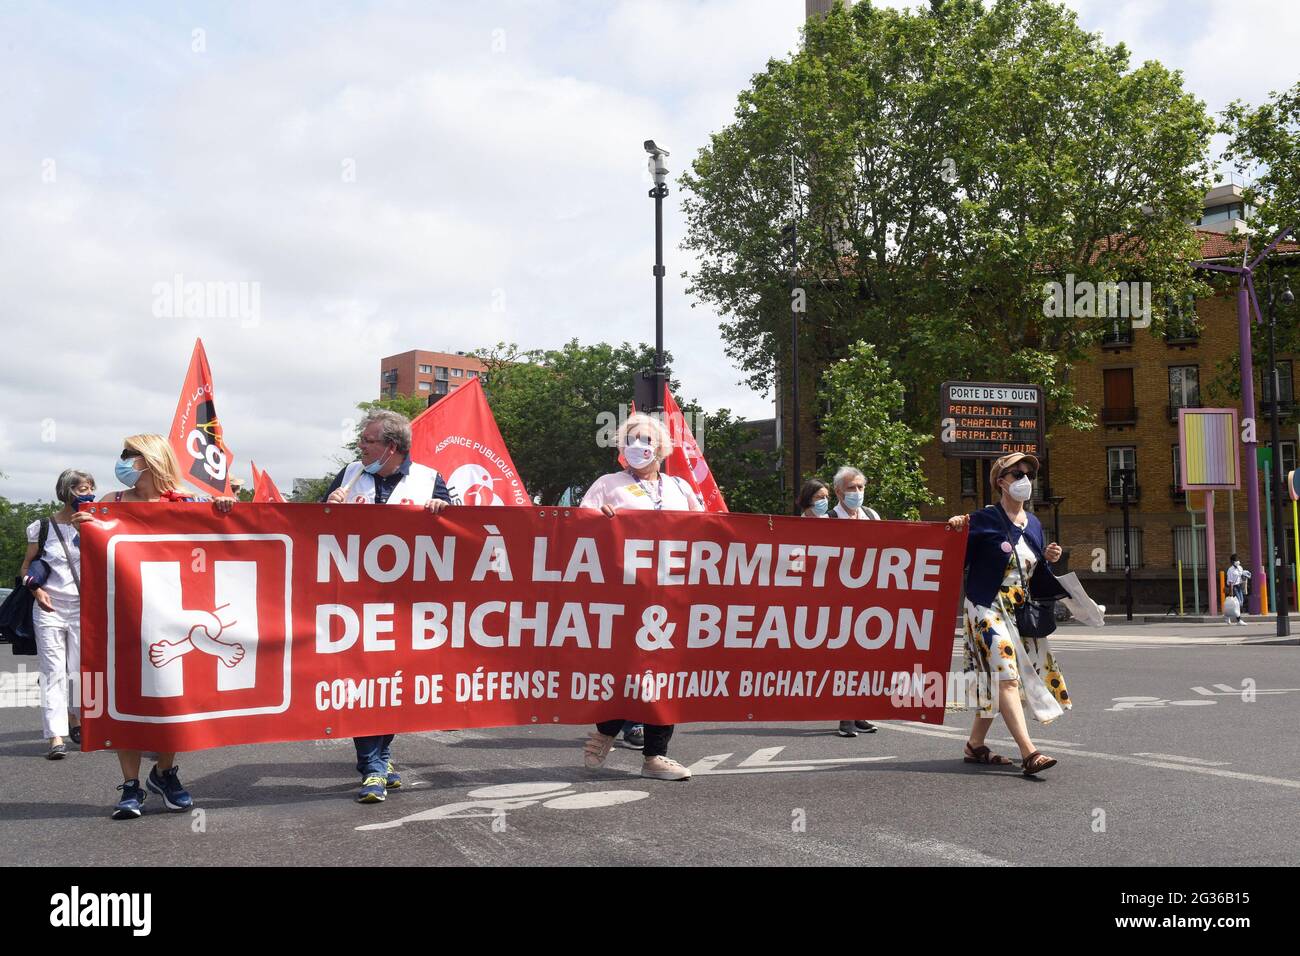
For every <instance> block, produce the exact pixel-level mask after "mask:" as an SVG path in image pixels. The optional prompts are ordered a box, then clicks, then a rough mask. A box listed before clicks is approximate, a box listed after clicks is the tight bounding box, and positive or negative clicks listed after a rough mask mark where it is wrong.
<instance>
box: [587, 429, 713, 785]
mask: <svg viewBox="0 0 1300 956" xmlns="http://www.w3.org/2000/svg"><path fill="white" fill-rule="evenodd" d="M618 445H619V448H620V450H621V451H622V453H623V460H624V461H626V462H627V469H626V470H625V471H618V472H614V473H613V474H611V475H605V476H603V477H601V478H597V479H596V481H595V482H593V483H592V486H591V487H590V488H588V489H587V493H586V494H585V495H583V497H582V507H584V508H594V509H596V510H597V511H600V512H602V513H603V514H605V515H606V516H608V517H610V518H612V517H614V515H615V514H616V513H618V512H619V511H623V510H627V509H632V510H636V511H703V510H704V503H703V502H702V501H700V499H699V496H697V495H696V494H695V492H694V491H693V490H692V489H691V486H690V485H689V484H687V483H686V482H685V481H684V480H683V479H681V478H677V477H674V476H672V475H665V474H663V473H662V472H661V471H660V470H659V469H660V465H661V463H662V462H663V460H664V459H665V458H667V457H668V455H669V453H670V452H671V451H672V450H673V443H672V439H671V438H670V437H669V435H668V429H667V428H665V427H664V426H663V424H662V423H660V422H659V421H657V420H656V419H654V418H651V417H650V416H649V415H642V414H636V415H631V416H629V417H628V420H627V421H626V422H624V423H623V427H622V428H620V429H619V430H618ZM625 723H626V721H623V720H607V721H604V722H602V723H599V724H597V725H596V729H595V731H593V732H592V733H591V734H590V736H589V737H588V739H587V743H586V744H585V746H584V747H583V763H584V764H585V765H586V767H587V769H589V770H598V769H599V768H600V767H602V766H603V765H604V763H605V758H606V757H607V756H609V751H610V748H611V747H613V746H614V738H615V737H617V736H618V733H619V731H620V730H622V729H623V725H624V724H625ZM672 735H673V727H672V725H671V724H646V725H645V753H644V757H645V759H644V762H643V763H642V765H641V776H643V777H650V778H651V779H654V780H689V779H690V777H691V772H690V771H689V770H687V769H686V768H685V767H683V766H682V765H681V764H679V763H678V762H677V761H676V760H670V759H669V758H668V741H669V740H670V739H671V738H672Z"/></svg>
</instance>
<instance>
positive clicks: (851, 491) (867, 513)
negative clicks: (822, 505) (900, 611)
mask: <svg viewBox="0 0 1300 956" xmlns="http://www.w3.org/2000/svg"><path fill="white" fill-rule="evenodd" d="M831 484H833V485H834V486H835V497H836V498H838V499H840V500H839V504H837V505H836V506H835V507H834V508H832V509H831V513H830V516H831V517H832V518H855V519H857V520H858V521H879V520H880V515H879V514H877V513H876V512H875V511H874V510H872V509H871V508H867V507H865V506H864V505H863V504H862V498H863V495H864V494H865V493H866V490H867V479H866V478H864V477H863V475H862V472H860V471H858V470H857V469H856V468H854V467H852V466H851V465H845V466H844V467H843V468H841V469H840V470H839V471H837V472H835V479H834V480H833V481H832V482H831Z"/></svg>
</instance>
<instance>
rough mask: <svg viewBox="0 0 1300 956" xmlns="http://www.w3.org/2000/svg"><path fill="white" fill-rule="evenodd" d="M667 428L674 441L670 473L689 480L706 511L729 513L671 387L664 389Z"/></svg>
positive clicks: (669, 463) (669, 462)
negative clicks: (669, 389) (670, 389)
mask: <svg viewBox="0 0 1300 956" xmlns="http://www.w3.org/2000/svg"><path fill="white" fill-rule="evenodd" d="M664 424H665V425H667V426H668V433H669V435H671V436H672V439H673V452H672V454H671V455H669V456H668V461H667V465H668V473H669V474H670V475H676V476H677V477H679V478H685V479H686V481H687V483H688V484H690V486H691V488H692V489H693V490H694V491H695V493H696V494H697V495H698V496H699V498H700V500H701V501H703V502H704V510H705V511H717V512H721V513H723V514H726V513H728V509H727V503H726V501H724V500H723V498H722V492H721V491H720V490H719V488H718V483H717V482H716V481H714V480H713V472H711V471H710V470H709V463H708V462H707V461H705V460H704V455H703V453H701V451H700V446H699V445H698V444H697V443H696V441H695V436H694V435H692V434H691V429H690V426H688V425H687V424H686V418H685V416H683V415H682V410H681V409H680V408H678V407H677V403H676V402H675V401H673V395H672V392H670V391H668V386H667V385H665V386H664Z"/></svg>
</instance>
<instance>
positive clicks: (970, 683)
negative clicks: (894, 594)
mask: <svg viewBox="0 0 1300 956" xmlns="http://www.w3.org/2000/svg"><path fill="white" fill-rule="evenodd" d="M1037 476H1038V459H1037V458H1035V457H1034V456H1033V455H1026V454H1024V453H1023V452H1012V453H1011V454H1009V455H1003V456H1002V457H1001V458H999V459H997V460H996V461H994V462H993V464H992V467H990V469H989V484H990V485H992V486H993V487H995V488H997V490H998V492H999V493H1000V495H1001V499H1000V500H999V501H998V502H997V503H996V504H992V505H989V506H987V507H985V508H981V509H980V510H979V511H976V512H974V513H973V514H970V515H956V516H954V517H952V518H950V519H949V520H948V526H949V527H950V528H952V529H953V530H955V531H961V530H963V529H965V528H969V529H970V535H969V537H968V538H967V539H966V602H965V627H964V628H963V632H964V635H965V643H966V664H965V670H964V672H963V684H964V686H965V696H966V699H967V702H968V703H969V704H971V705H974V706H977V707H978V709H979V714H978V716H977V717H976V718H975V723H974V726H973V727H972V728H971V735H970V740H969V741H968V742H967V744H966V752H965V757H964V759H965V761H966V762H967V763H978V764H998V765H1005V764H1010V763H1011V762H1012V761H1010V760H1008V759H1007V758H1006V757H1004V756H1002V755H1000V754H994V753H992V752H991V751H990V750H989V748H988V747H987V746H986V745H985V743H984V740H985V737H986V736H987V734H988V731H989V728H990V727H991V726H992V724H993V718H994V717H995V716H996V715H997V714H999V713H1000V714H1002V719H1003V721H1005V723H1006V725H1007V730H1008V731H1009V732H1010V734H1011V736H1012V738H1013V739H1014V740H1015V742H1016V744H1017V745H1018V746H1019V747H1020V756H1021V765H1022V768H1023V773H1024V775H1025V776H1026V777H1032V776H1034V775H1035V774H1038V773H1041V772H1042V771H1044V770H1047V769H1049V768H1050V767H1054V766H1055V765H1056V760H1055V759H1053V758H1052V757H1048V756H1047V755H1045V754H1042V753H1040V752H1039V751H1038V750H1037V748H1036V747H1035V746H1034V744H1033V741H1032V740H1030V738H1029V730H1028V728H1027V726H1026V723H1025V708H1026V707H1027V708H1028V710H1029V712H1030V714H1031V715H1032V716H1033V717H1034V719H1035V720H1038V721H1040V722H1042V723H1050V722H1051V721H1053V720H1055V719H1056V718H1058V717H1060V716H1061V715H1062V714H1064V713H1065V711H1067V710H1069V709H1070V707H1071V702H1070V695H1069V693H1068V691H1067V690H1066V687H1065V679H1064V678H1063V677H1062V675H1061V671H1060V668H1059V667H1058V665H1057V661H1056V658H1055V657H1054V656H1053V655H1052V651H1051V648H1050V647H1049V645H1048V641H1047V638H1046V637H1034V636H1025V637H1022V636H1021V634H1020V630H1019V627H1018V625H1017V619H1016V611H1017V610H1018V609H1021V608H1023V606H1024V605H1025V603H1026V601H1028V600H1029V599H1030V598H1031V597H1032V598H1033V599H1036V600H1050V599H1053V598H1061V597H1068V596H1069V595H1068V592H1067V591H1066V590H1065V588H1063V587H1062V586H1061V584H1060V582H1058V581H1057V580H1056V576H1055V575H1054V574H1053V573H1052V569H1051V568H1050V567H1049V564H1050V563H1051V562H1054V561H1056V560H1058V559H1059V558H1060V556H1061V546H1060V545H1059V544H1057V543H1056V542H1052V543H1051V544H1044V537H1043V526H1042V523H1041V522H1040V521H1039V520H1038V518H1037V517H1035V516H1034V515H1033V514H1031V513H1029V512H1028V511H1026V510H1025V502H1027V501H1028V500H1029V499H1030V498H1032V497H1033V494H1034V479H1035V478H1036V477H1037Z"/></svg>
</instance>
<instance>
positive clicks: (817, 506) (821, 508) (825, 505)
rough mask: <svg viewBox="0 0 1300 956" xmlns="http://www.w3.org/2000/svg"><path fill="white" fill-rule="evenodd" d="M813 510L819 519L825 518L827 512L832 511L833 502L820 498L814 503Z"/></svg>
mask: <svg viewBox="0 0 1300 956" xmlns="http://www.w3.org/2000/svg"><path fill="white" fill-rule="evenodd" d="M812 510H813V514H815V515H816V516H817V517H819V518H822V517H825V515H826V512H828V511H830V510H831V500H830V499H829V498H818V499H817V500H816V501H814V502H813V503H812Z"/></svg>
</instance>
